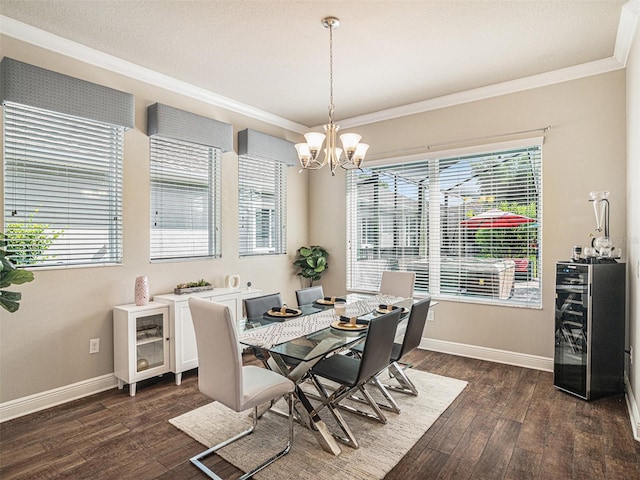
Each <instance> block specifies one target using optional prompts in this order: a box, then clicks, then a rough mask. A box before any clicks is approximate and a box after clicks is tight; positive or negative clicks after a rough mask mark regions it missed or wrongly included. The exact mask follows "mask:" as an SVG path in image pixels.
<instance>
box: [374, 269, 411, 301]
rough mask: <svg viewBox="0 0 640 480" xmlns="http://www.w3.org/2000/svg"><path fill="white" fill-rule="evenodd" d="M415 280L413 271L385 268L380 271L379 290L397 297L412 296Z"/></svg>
mask: <svg viewBox="0 0 640 480" xmlns="http://www.w3.org/2000/svg"><path fill="white" fill-rule="evenodd" d="M415 282H416V274H415V272H399V271H393V270H385V271H384V272H382V278H381V280H380V288H379V290H378V291H379V292H380V293H383V294H386V295H395V296H397V297H403V298H412V297H413V288H414V284H415Z"/></svg>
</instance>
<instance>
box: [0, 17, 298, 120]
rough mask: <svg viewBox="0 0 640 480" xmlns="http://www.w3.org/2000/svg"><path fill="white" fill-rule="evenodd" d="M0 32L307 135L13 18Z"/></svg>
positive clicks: (230, 101) (256, 110)
mask: <svg viewBox="0 0 640 480" xmlns="http://www.w3.org/2000/svg"><path fill="white" fill-rule="evenodd" d="M0 33H1V34H4V35H7V36H8V37H12V38H15V39H17V40H21V41H23V42H26V43H30V44H32V45H35V46H37V47H41V48H45V49H47V50H50V51H52V52H56V53H59V54H61V55H66V56H67V57H71V58H74V59H76V60H80V61H81V62H84V63H88V64H89V65H95V66H96V67H100V68H104V69H106V70H110V71H112V72H115V73H119V74H122V75H126V76H127V77H130V78H134V79H136V80H140V81H141V82H145V83H148V84H150V85H155V86H157V87H160V88H165V89H167V90H171V91H174V92H180V93H181V94H183V95H185V96H187V97H191V98H194V99H196V100H200V101H203V102H205V103H208V104H210V105H214V106H216V107H220V108H224V109H225V110H229V111H231V112H236V113H239V114H241V115H244V116H247V117H249V118H255V119H257V120H260V121H263V122H266V123H269V124H271V125H275V126H278V127H282V128H286V129H287V130H290V131H292V132H296V133H305V132H306V131H307V130H308V128H307V127H305V126H304V125H301V124H299V123H295V122H292V121H291V120H287V119H286V118H282V117H279V116H277V115H274V114H272V113H269V112H265V111H264V110H260V109H259V108H255V107H252V106H251V105H247V104H245V103H241V102H238V101H236V100H233V99H231V98H228V97H224V96H222V95H219V94H217V93H214V92H212V91H210V90H205V89H204V88H200V87H196V86H195V85H192V84H190V83H188V82H184V81H182V80H177V79H175V78H173V77H169V76H168V75H164V74H162V73H158V72H155V71H153V70H150V69H148V68H144V67H141V66H139V65H136V64H134V63H131V62H127V61H126V60H122V59H120V58H117V57H114V56H113V55H109V54H106V53H104V52H101V51H99V50H95V49H93V48H89V47H87V46H85V45H82V44H80V43H77V42H73V41H71V40H67V39H66V38H62V37H59V36H57V35H54V34H52V33H49V32H45V31H44V30H40V29H39V28H36V27H32V26H31V25H27V24H26V23H22V22H19V21H17V20H14V19H13V18H10V17H5V16H4V15H0Z"/></svg>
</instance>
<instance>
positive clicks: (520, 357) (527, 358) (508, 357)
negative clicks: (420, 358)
mask: <svg viewBox="0 0 640 480" xmlns="http://www.w3.org/2000/svg"><path fill="white" fill-rule="evenodd" d="M419 348H422V349H424V350H433V351H434V352H441V353H450V354H451V355H459V356H461V357H469V358H477V359H478V360H486V361H488V362H496V363H505V364H507V365H515V366H518V367H526V368H532V369H534V370H542V371H545V372H553V358H547V357H540V356H538V355H529V354H526V353H518V352H510V351H508V350H498V349H495V348H487V347H479V346H477V345H467V344H464V343H456V342H448V341H445V340H434V339H432V338H424V337H423V338H422V341H421V342H420V347H419Z"/></svg>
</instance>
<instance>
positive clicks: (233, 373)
mask: <svg viewBox="0 0 640 480" xmlns="http://www.w3.org/2000/svg"><path fill="white" fill-rule="evenodd" d="M189 309H190V310H191V318H192V320H193V328H194V330H195V332H196V346H197V349H198V388H199V390H200V391H201V392H202V393H204V394H205V395H207V396H208V397H210V398H212V399H213V400H216V401H218V402H220V403H222V404H223V405H226V406H227V407H229V408H231V409H233V410H236V411H237V410H238V409H239V408H240V405H241V404H242V403H241V402H242V395H243V391H242V353H241V351H240V344H239V343H238V332H237V331H236V326H235V322H234V320H233V317H232V315H231V310H230V309H229V307H228V306H226V305H223V304H221V303H216V302H211V301H209V300H203V299H201V298H190V299H189Z"/></svg>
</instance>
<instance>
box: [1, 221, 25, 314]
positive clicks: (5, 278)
mask: <svg viewBox="0 0 640 480" xmlns="http://www.w3.org/2000/svg"><path fill="white" fill-rule="evenodd" d="M6 238H7V237H6V235H5V234H4V233H0V305H1V306H2V308H4V309H5V310H8V311H9V312H12V313H13V312H15V311H16V310H18V308H20V303H19V302H20V299H21V298H22V294H21V293H19V292H10V291H8V290H4V288H6V287H8V286H9V285H11V284H15V285H19V284H21V283H27V282H30V281H32V280H33V273H32V272H28V271H26V270H18V269H17V268H16V267H15V266H14V265H13V263H12V262H11V260H9V258H8V255H7V253H6V251H5V248H6V247H7V239H6Z"/></svg>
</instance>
